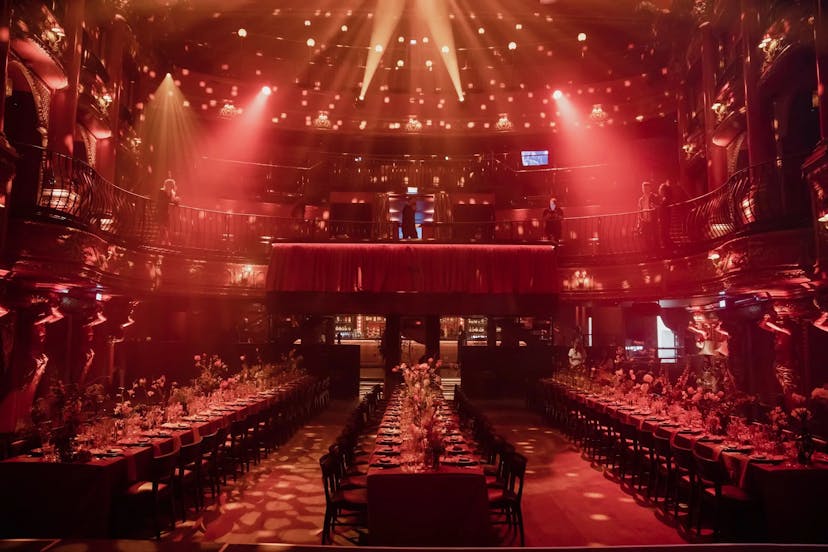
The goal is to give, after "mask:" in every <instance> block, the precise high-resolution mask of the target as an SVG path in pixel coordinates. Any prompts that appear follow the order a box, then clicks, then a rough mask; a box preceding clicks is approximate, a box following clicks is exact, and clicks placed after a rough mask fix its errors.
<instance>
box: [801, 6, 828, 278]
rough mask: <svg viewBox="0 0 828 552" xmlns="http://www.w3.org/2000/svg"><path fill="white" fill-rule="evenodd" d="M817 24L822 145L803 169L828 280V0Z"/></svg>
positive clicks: (822, 273) (820, 269)
mask: <svg viewBox="0 0 828 552" xmlns="http://www.w3.org/2000/svg"><path fill="white" fill-rule="evenodd" d="M815 17H816V21H815V22H814V45H815V49H816V70H817V94H818V98H819V133H820V142H819V144H818V145H817V147H816V148H815V149H814V152H813V153H812V154H811V156H810V157H809V158H808V159H806V160H805V162H804V163H803V165H802V172H803V174H804V175H805V178H806V180H807V181H808V183H809V184H810V190H811V204H812V212H813V219H814V234H815V238H814V239H815V242H816V262H815V270H814V276H815V277H817V278H825V277H828V266H826V264H828V231H826V224H825V223H824V222H820V220H819V219H820V218H821V217H828V89H827V88H828V30H827V29H826V25H828V0H818V1H817V9H816V15H815Z"/></svg>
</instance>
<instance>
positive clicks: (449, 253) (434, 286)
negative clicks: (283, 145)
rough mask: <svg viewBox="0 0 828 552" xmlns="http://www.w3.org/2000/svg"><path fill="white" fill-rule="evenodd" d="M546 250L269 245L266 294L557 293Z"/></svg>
mask: <svg viewBox="0 0 828 552" xmlns="http://www.w3.org/2000/svg"><path fill="white" fill-rule="evenodd" d="M558 280H559V278H558V277H557V275H556V271H555V250H554V248H552V247H550V246H523V245H521V246H509V245H468V244H463V245H453V244H452V245H446V244H442V245H437V244H422V243H417V244H405V243H399V244H396V243H395V244H362V243H349V244H341V243H333V244H308V243H292V244H274V246H273V254H272V256H271V260H270V266H269V268H268V273H267V290H268V291H278V292H291V291H315V292H339V293H348V292H359V291H361V292H374V293H388V292H429V293H473V294H477V293H480V294H483V293H497V294H539V293H557V292H558V291H559V290H560V282H559V281H558Z"/></svg>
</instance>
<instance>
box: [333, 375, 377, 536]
mask: <svg viewBox="0 0 828 552" xmlns="http://www.w3.org/2000/svg"><path fill="white" fill-rule="evenodd" d="M384 405H385V399H384V396H383V387H382V385H381V384H377V385H375V386H374V387H373V388H372V389H371V391H369V392H368V393H366V394H365V395H364V396H363V398H362V400H361V401H360V403H359V404H358V405H357V407H356V408H354V410H353V411H352V412H351V413H350V415H349V416H348V418H347V420H346V422H345V425H344V427H343V428H342V431H341V432H340V433H339V436H337V438H336V439H335V440H334V442H333V443H332V444H331V445H330V446H329V447H328V452H327V454H324V455H323V456H322V457H321V458H320V459H319V466H320V468H321V470H322V486H323V489H324V492H325V519H324V523H323V529H322V544H331V543H332V535H335V534H336V527H337V526H340V527H350V528H353V529H355V530H356V531H357V534H358V537H357V538H358V539H359V540H360V541H362V540H364V539H365V538H366V537H367V514H368V476H367V473H368V460H367V458H368V454H369V451H368V450H367V449H366V447H367V446H368V442H367V441H366V439H368V438H369V437H370V432H372V431H375V430H376V426H377V424H378V422H379V417H380V415H381V413H382V412H383V410H384Z"/></svg>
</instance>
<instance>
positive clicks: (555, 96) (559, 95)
mask: <svg viewBox="0 0 828 552" xmlns="http://www.w3.org/2000/svg"><path fill="white" fill-rule="evenodd" d="M561 98H563V92H561V91H560V90H555V91H554V92H552V99H553V100H560V99H561Z"/></svg>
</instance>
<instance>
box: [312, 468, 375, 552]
mask: <svg viewBox="0 0 828 552" xmlns="http://www.w3.org/2000/svg"><path fill="white" fill-rule="evenodd" d="M319 466H320V468H321V469H322V486H323V488H324V490H325V518H324V522H323V526H322V544H330V543H332V542H333V541H332V535H333V534H336V526H337V525H339V526H347V527H355V528H364V527H365V525H366V522H367V520H366V516H367V513H368V490H367V489H342V488H341V487H340V481H339V478H338V476H337V466H336V459H335V458H334V457H333V456H331V455H330V454H326V455H324V456H322V457H321V458H320V459H319Z"/></svg>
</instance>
